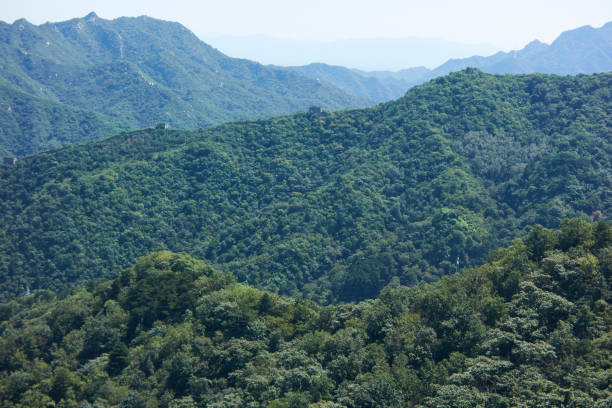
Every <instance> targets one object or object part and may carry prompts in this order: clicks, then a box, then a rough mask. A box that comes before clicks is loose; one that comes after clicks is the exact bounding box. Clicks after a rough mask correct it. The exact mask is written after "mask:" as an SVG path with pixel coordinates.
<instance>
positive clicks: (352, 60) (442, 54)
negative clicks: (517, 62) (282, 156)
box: [200, 35, 499, 71]
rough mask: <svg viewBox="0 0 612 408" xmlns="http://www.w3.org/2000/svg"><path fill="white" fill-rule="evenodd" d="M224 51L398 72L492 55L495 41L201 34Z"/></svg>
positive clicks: (265, 59) (280, 61) (272, 60)
mask: <svg viewBox="0 0 612 408" xmlns="http://www.w3.org/2000/svg"><path fill="white" fill-rule="evenodd" d="M200 38H202V39H203V40H204V41H205V42H206V43H208V44H211V45H212V46H213V47H215V48H218V49H219V50H221V51H222V52H223V53H225V54H227V55H230V56H233V57H240V58H247V59H250V60H253V61H258V62H261V63H262V64H274V65H283V66H298V65H307V64H310V63H313V62H321V63H325V64H328V65H336V66H344V67H349V68H355V69H361V70H365V71H373V70H391V71H397V70H401V69H405V68H407V67H414V66H417V65H424V66H427V67H437V66H438V65H440V64H442V63H444V62H445V61H447V60H448V59H449V58H464V57H470V56H472V55H491V54H494V53H495V52H497V51H498V50H499V48H497V47H496V46H494V45H491V44H484V43H483V44H462V43H456V42H453V41H447V40H442V39H439V38H421V37H403V38H351V39H344V40H333V41H315V40H294V39H285V38H276V37H270V36H266V35H251V36H219V35H216V36H215V35H202V36H200Z"/></svg>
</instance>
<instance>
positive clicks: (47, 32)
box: [0, 13, 372, 155]
mask: <svg viewBox="0 0 612 408" xmlns="http://www.w3.org/2000/svg"><path fill="white" fill-rule="evenodd" d="M4 82H6V83H8V84H10V85H11V86H10V87H8V88H7V87H4V86H0V112H1V115H2V117H0V119H2V122H1V123H2V129H0V153H2V152H4V153H6V152H9V153H11V154H16V155H28V154H32V153H35V152H37V151H40V150H45V149H49V148H53V147H58V146H63V145H67V144H71V143H74V142H86V141H91V140H96V139H99V138H100V137H103V136H108V135H110V134H111V133H110V132H106V131H108V129H109V128H112V129H123V130H125V129H139V128H143V127H146V126H152V125H154V124H155V123H157V122H168V123H170V125H171V126H172V127H175V128H180V129H195V128H199V127H206V126H210V125H213V124H219V123H223V122H227V121H230V120H239V119H247V118H250V119H254V118H261V117H267V116H272V115H280V114H286V113H292V112H296V111H298V110H304V109H307V108H308V107H309V106H310V105H321V106H323V107H325V108H326V109H343V108H348V107H358V106H367V105H371V104H372V101H371V100H369V99H368V98H365V97H359V96H356V95H354V94H349V93H347V92H344V91H342V90H341V89H339V88H337V87H335V86H333V85H331V84H329V83H324V82H323V83H322V82H321V81H317V80H315V79H312V78H308V77H306V76H304V75H300V74H298V73H297V72H295V71H292V70H289V69H284V68H277V67H269V66H263V65H261V64H258V63H256V62H252V61H248V60H243V59H238V58H230V57H228V56H226V55H224V54H222V53H221V52H219V51H218V50H216V49H214V48H212V47H211V46H209V45H207V44H205V43H203V42H202V41H200V40H199V39H198V38H197V37H196V36H195V35H194V34H193V33H192V32H190V31H189V30H188V29H187V28H185V27H184V26H182V25H180V24H178V23H171V22H167V21H162V20H156V19H153V18H149V17H145V16H143V17H139V18H118V19H115V20H104V19H101V18H99V17H98V16H97V15H95V14H94V13H91V14H89V15H87V16H85V17H83V18H76V19H72V20H69V21H64V22H57V23H45V24H42V25H38V26H37V25H33V24H30V23H29V22H27V21H26V20H23V19H21V20H17V21H15V22H14V23H13V24H7V23H4V22H1V21H0V85H2V84H3V83H4ZM24 98H29V99H30V100H31V101H33V102H35V104H36V105H41V107H38V106H37V107H35V108H32V107H30V106H29V105H28V104H24V103H20V101H21V100H23V99H24ZM15 99H18V100H17V101H15ZM2 111H3V112H2ZM49 111H51V113H52V114H50V112H49ZM75 116H76V118H75ZM49 121H51V122H52V123H51V126H49V123H48V122H49ZM96 122H98V123H96ZM5 124H6V126H5ZM92 125H93V126H92ZM4 153H3V154H4Z"/></svg>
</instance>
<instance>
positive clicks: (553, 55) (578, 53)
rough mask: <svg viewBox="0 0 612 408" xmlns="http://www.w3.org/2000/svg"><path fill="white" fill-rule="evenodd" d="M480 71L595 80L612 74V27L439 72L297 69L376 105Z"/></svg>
mask: <svg viewBox="0 0 612 408" xmlns="http://www.w3.org/2000/svg"><path fill="white" fill-rule="evenodd" d="M468 67H475V68H478V69H480V70H482V71H484V72H488V73H492V74H529V73H536V72H540V73H546V74H558V75H575V74H592V73H599V72H609V71H612V22H611V23H608V24H606V25H604V26H603V27H601V28H593V27H590V26H585V27H580V28H577V29H575V30H570V31H566V32H564V33H562V34H561V35H560V36H559V37H558V38H557V39H556V40H555V41H554V42H553V43H552V44H550V45H547V44H544V43H542V42H540V41H537V40H535V41H532V42H531V43H529V44H528V45H527V46H526V47H525V48H523V49H521V50H518V51H510V52H498V53H497V54H494V55H491V56H489V57H481V56H473V57H470V58H462V59H451V60H449V61H447V62H446V63H444V64H442V65H440V66H439V67H437V68H435V69H433V70H429V69H427V68H425V67H417V68H410V69H405V70H401V71H396V72H393V71H370V72H368V71H361V70H350V69H346V68H342V67H337V66H329V65H325V64H310V65H306V66H302V67H292V69H294V70H295V71H297V72H300V73H302V74H304V75H308V76H310V77H311V78H320V79H321V80H323V81H327V82H329V83H331V84H333V85H335V86H337V87H339V88H341V89H343V90H344V91H346V92H349V93H353V94H354V95H359V96H362V97H367V98H369V99H372V100H374V101H376V102H383V101H385V100H389V99H394V98H397V97H399V96H401V95H403V94H404V93H405V92H406V91H407V90H408V89H409V88H411V87H413V86H415V85H418V84H421V83H424V82H427V81H429V80H431V79H433V78H437V77H439V76H443V75H446V74H449V73H451V72H455V71H460V70H463V69H465V68H468Z"/></svg>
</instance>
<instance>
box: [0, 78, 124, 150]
mask: <svg viewBox="0 0 612 408" xmlns="http://www.w3.org/2000/svg"><path fill="white" fill-rule="evenodd" d="M120 128H121V127H120V126H119V124H118V122H116V121H114V120H112V119H111V118H109V117H106V116H104V115H101V114H99V113H95V112H91V111H85V110H83V109H78V108H73V107H70V106H68V105H65V104H62V103H58V102H54V101H51V100H49V99H45V98H42V97H37V96H32V95H30V94H27V93H25V92H22V91H20V90H18V89H16V88H15V87H13V86H11V85H9V84H7V83H4V82H2V81H0V155H1V156H9V155H16V156H24V155H27V154H29V153H32V152H36V151H39V150H51V149H56V148H59V147H62V146H65V145H69V144H73V143H83V142H85V141H89V140H95V139H101V138H103V137H105V136H108V135H110V134H113V133H116V132H117V131H118V130H119V129H120Z"/></svg>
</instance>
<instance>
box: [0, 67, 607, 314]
mask: <svg viewBox="0 0 612 408" xmlns="http://www.w3.org/2000/svg"><path fill="white" fill-rule="evenodd" d="M611 91H612V74H599V75H592V76H586V75H581V76H577V77H557V76H546V75H518V76H511V75H506V76H494V75H489V74H484V73H482V72H480V71H477V70H466V71H463V72H459V73H455V74H452V75H449V76H446V77H443V78H439V79H436V80H434V81H432V82H430V83H427V84H425V85H422V86H419V87H415V88H413V89H411V90H410V91H409V92H408V93H407V94H406V96H405V97H403V98H401V99H399V100H397V101H394V102H390V103H387V104H382V105H378V106H376V107H374V108H369V109H361V110H352V111H346V112H323V113H317V112H310V113H300V114H296V115H292V116H283V117H277V118H274V119H267V120H260V121H254V122H238V123H232V124H226V125H222V126H219V127H215V128H211V129H207V130H200V131H196V132H185V131H175V130H166V129H163V128H158V129H145V130H141V131H137V132H130V133H123V134H119V135H117V136H115V137H112V138H109V139H106V140H103V141H99V142H95V143H91V144H88V145H84V146H73V147H69V148H64V149H61V150H57V151H52V152H48V153H41V154H38V155H35V156H32V157H29V158H27V160H23V161H21V162H20V163H18V164H17V165H16V166H1V167H2V168H1V169H0V225H2V229H0V279H1V281H0V286H1V287H2V298H3V299H7V298H10V297H12V296H15V295H21V294H23V293H24V292H25V290H26V287H27V286H29V287H30V288H32V289H39V288H49V289H53V290H60V289H62V288H65V287H67V286H70V285H71V284H73V283H83V282H87V281H89V280H91V279H96V278H100V277H112V276H114V274H115V273H116V271H118V270H120V269H122V268H125V267H127V266H129V265H130V264H132V263H133V262H135V260H136V259H137V258H138V257H140V256H143V255H145V254H147V253H149V252H151V251H154V250H158V249H170V250H173V251H184V252H187V253H189V254H191V255H193V256H196V257H199V258H201V259H206V260H207V261H208V262H210V263H212V264H214V265H216V267H219V268H221V269H223V270H228V271H231V272H233V273H234V274H235V276H236V277H237V278H238V279H239V280H240V281H245V282H248V283H252V284H255V285H258V286H260V287H264V288H267V289H269V290H272V291H278V292H280V293H282V294H291V295H296V296H297V295H299V296H305V297H309V298H312V299H316V300H318V301H320V302H331V301H336V300H353V299H357V300H358V299H363V298H368V297H374V296H376V294H377V293H378V291H379V289H380V288H382V287H383V286H384V285H386V284H387V283H388V282H390V281H391V280H392V278H393V277H397V278H399V280H400V282H401V283H403V284H407V285H412V284H415V283H417V282H418V281H421V280H426V281H432V280H435V279H437V278H439V277H440V276H442V275H444V274H447V273H449V272H454V271H455V269H456V263H457V262H459V266H460V267H463V266H466V265H473V264H475V263H478V262H481V261H482V260H483V258H484V256H485V255H486V253H487V252H488V251H489V250H491V249H493V248H494V247H495V246H498V245H499V244H500V243H507V242H509V241H510V240H512V239H513V238H515V237H517V236H520V235H521V234H523V233H524V231H525V230H526V227H527V226H529V225H533V224H536V223H538V224H542V225H544V226H546V227H556V226H558V225H559V223H560V222H561V220H562V219H563V218H565V217H573V216H580V217H593V218H595V219H600V218H605V217H608V216H609V214H610V213H612V195H611V191H612V163H611V160H612V154H611V152H612V145H611V143H612V141H611V139H610V134H611V126H612V98H611V97H610V96H611Z"/></svg>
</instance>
